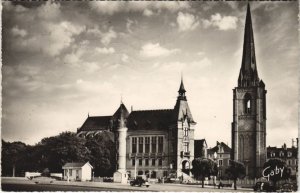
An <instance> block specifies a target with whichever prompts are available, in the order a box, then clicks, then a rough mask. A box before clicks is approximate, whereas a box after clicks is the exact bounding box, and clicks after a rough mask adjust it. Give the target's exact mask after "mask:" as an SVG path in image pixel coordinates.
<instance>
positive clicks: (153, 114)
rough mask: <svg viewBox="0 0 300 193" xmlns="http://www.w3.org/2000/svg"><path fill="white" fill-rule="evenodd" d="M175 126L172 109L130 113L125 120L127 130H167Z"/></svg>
mask: <svg viewBox="0 0 300 193" xmlns="http://www.w3.org/2000/svg"><path fill="white" fill-rule="evenodd" d="M173 124H176V116H175V111H174V110H173V109H163V110H144V111H132V112H131V113H130V114H129V116H128V119H127V128H128V129H129V130H167V129H168V128H169V126H171V125H173Z"/></svg>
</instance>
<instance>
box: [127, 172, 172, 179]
mask: <svg viewBox="0 0 300 193" xmlns="http://www.w3.org/2000/svg"><path fill="white" fill-rule="evenodd" d="M128 173H129V176H131V177H134V174H132V173H131V172H130V171H128ZM137 175H146V176H147V178H156V177H157V173H156V171H149V170H146V171H143V170H139V171H138V172H137ZM163 176H164V177H167V176H168V171H163Z"/></svg>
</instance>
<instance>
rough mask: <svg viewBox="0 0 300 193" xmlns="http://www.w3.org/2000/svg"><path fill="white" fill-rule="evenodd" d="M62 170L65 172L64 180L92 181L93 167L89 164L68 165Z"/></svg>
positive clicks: (72, 163) (76, 163)
mask: <svg viewBox="0 0 300 193" xmlns="http://www.w3.org/2000/svg"><path fill="white" fill-rule="evenodd" d="M62 169H63V170H64V180H71V181H89V180H91V179H92V169H93V166H92V165H91V164H90V163H89V162H86V163H79V162H70V163H66V164H65V165H64V166H63V167H62Z"/></svg>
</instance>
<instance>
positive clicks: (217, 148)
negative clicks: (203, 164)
mask: <svg viewBox="0 0 300 193" xmlns="http://www.w3.org/2000/svg"><path fill="white" fill-rule="evenodd" d="M218 145H220V146H222V147H223V150H224V153H231V148H230V147H229V146H228V145H226V144H225V143H223V142H218V141H217V145H216V146H215V147H213V148H210V149H207V154H213V153H214V152H218V150H219V147H218Z"/></svg>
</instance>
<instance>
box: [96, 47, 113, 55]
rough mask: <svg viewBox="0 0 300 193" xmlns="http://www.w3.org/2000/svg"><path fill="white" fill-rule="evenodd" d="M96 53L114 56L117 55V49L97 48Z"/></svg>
mask: <svg viewBox="0 0 300 193" xmlns="http://www.w3.org/2000/svg"><path fill="white" fill-rule="evenodd" d="M96 51H97V52H98V53H100V54H113V53H115V49H114V48H113V47H110V48H106V47H104V48H96Z"/></svg>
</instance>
